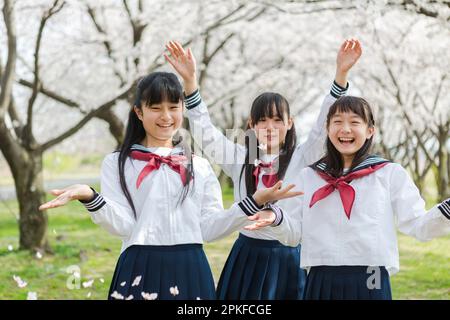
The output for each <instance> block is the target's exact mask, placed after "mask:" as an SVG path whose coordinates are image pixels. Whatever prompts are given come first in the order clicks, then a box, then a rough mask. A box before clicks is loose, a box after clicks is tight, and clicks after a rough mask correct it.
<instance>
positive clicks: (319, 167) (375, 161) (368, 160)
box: [310, 154, 391, 175]
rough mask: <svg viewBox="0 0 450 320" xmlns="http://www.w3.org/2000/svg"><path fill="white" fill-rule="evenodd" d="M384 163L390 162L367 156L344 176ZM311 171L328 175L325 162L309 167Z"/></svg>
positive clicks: (378, 157)
mask: <svg viewBox="0 0 450 320" xmlns="http://www.w3.org/2000/svg"><path fill="white" fill-rule="evenodd" d="M386 162H391V161H390V160H387V159H384V158H382V157H380V156H377V155H375V154H372V155H369V156H367V158H366V159H365V160H364V161H363V162H361V163H360V164H358V165H357V166H356V167H355V168H353V169H352V170H349V171H348V172H345V173H344V175H347V174H350V173H352V172H355V171H359V170H362V169H365V168H368V167H371V166H374V165H377V164H382V163H386ZM310 167H311V168H312V169H313V170H319V171H323V172H325V173H328V170H327V165H326V163H325V162H321V161H319V162H317V163H315V164H313V165H311V166H310Z"/></svg>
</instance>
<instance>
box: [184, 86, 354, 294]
mask: <svg viewBox="0 0 450 320" xmlns="http://www.w3.org/2000/svg"><path fill="white" fill-rule="evenodd" d="M347 88H348V86H347ZM347 88H341V87H339V86H338V85H337V84H336V83H333V86H332V89H331V92H330V94H328V95H327V96H326V97H325V100H324V102H323V104H322V107H321V110H320V114H319V117H318V120H317V122H316V124H315V126H314V128H313V129H312V130H311V132H310V134H309V135H308V138H307V140H306V142H305V143H303V144H300V145H298V146H297V147H296V148H295V151H294V153H293V155H292V158H291V162H290V164H289V167H288V169H287V172H286V176H287V175H288V174H296V173H297V172H298V171H299V170H300V169H302V168H304V167H305V166H307V165H309V164H311V163H314V162H315V161H317V160H318V159H320V157H321V156H322V154H323V152H324V145H325V139H326V130H325V122H326V116H327V113H328V110H329V107H330V106H331V105H332V104H333V103H334V102H335V101H336V99H337V98H338V97H340V96H342V95H344V94H345V93H346V90H347ZM185 105H186V108H187V109H188V111H187V112H186V114H187V116H188V119H189V124H190V130H191V134H192V136H193V138H194V140H195V141H196V143H197V144H198V145H200V148H201V150H202V151H203V153H204V154H206V155H207V157H208V158H209V159H210V160H212V161H213V162H214V163H216V164H218V165H220V167H221V168H222V170H223V171H224V173H225V174H226V175H227V176H229V177H230V178H231V179H232V181H233V185H234V199H235V201H241V200H242V199H243V198H245V197H246V196H247V191H246V186H245V172H244V173H243V174H242V176H241V170H242V166H243V164H244V163H245V155H246V149H245V146H244V145H241V144H238V143H234V142H233V141H232V140H231V139H228V138H227V137H226V136H225V135H224V134H223V133H222V132H221V131H220V130H218V129H217V128H216V127H215V126H214V125H213V124H212V122H211V119H210V116H209V112H208V108H207V106H206V104H205V103H204V102H203V100H202V99H201V96H200V93H199V91H198V90H197V91H196V92H194V93H192V94H191V95H189V96H187V97H186V98H185ZM277 162H278V157H277V156H273V155H267V154H264V152H262V156H261V157H260V159H258V163H257V166H256V168H255V171H254V172H253V175H254V177H255V180H256V185H257V189H260V188H267V187H270V186H272V185H273V184H274V183H276V181H277V180H278V179H277V177H276V174H274V168H273V167H276V166H277ZM289 172H291V173H289ZM284 214H288V213H286V212H285V213H284ZM271 229H272V228H263V229H261V230H257V231H247V230H243V229H240V230H239V237H238V239H237V240H236V242H235V243H234V245H233V248H232V250H231V252H230V254H229V256H228V259H227V261H226V263H225V266H224V268H223V271H222V273H221V276H220V279H219V283H218V287H217V298H218V299H227V300H228V299H230V300H256V299H264V300H267V299H301V298H302V296H303V288H304V284H305V279H306V273H305V271H304V270H302V269H301V268H300V248H301V247H300V245H299V244H298V243H296V244H295V245H293V246H286V245H284V244H282V243H280V242H279V241H278V240H277V238H276V236H275V234H274V233H273V231H272V230H271Z"/></svg>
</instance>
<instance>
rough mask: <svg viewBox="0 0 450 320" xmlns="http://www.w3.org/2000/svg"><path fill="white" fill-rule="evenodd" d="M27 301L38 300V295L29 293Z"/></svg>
mask: <svg viewBox="0 0 450 320" xmlns="http://www.w3.org/2000/svg"><path fill="white" fill-rule="evenodd" d="M27 300H37V293H36V292H31V291H30V292H28V294H27Z"/></svg>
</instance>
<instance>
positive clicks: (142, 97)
mask: <svg viewBox="0 0 450 320" xmlns="http://www.w3.org/2000/svg"><path fill="white" fill-rule="evenodd" d="M180 100H181V101H183V87H182V86H181V84H180V82H179V81H178V78H177V77H176V76H175V74H173V73H168V72H153V73H151V74H149V75H147V76H145V77H144V78H142V79H141V80H140V81H139V83H138V85H137V89H136V96H135V101H134V106H136V107H137V108H139V109H140V110H141V111H142V107H149V106H151V105H153V104H159V103H161V102H164V101H170V102H172V103H179V102H180ZM145 137H146V132H145V129H144V126H143V124H142V121H141V120H139V118H138V117H137V115H136V112H135V111H134V109H133V108H131V110H130V112H129V114H128V124H127V128H126V133H125V138H124V140H123V143H122V145H121V146H120V148H119V152H120V153H119V163H118V165H119V177H120V186H121V188H122V191H123V193H124V195H125V197H126V198H127V200H128V203H129V204H130V206H131V209H132V210H133V214H134V216H135V217H136V208H135V206H134V203H133V200H132V198H131V195H130V192H129V190H128V187H127V183H126V180H125V162H126V160H127V158H128V157H129V155H130V153H131V146H132V145H133V144H135V143H140V142H141V141H142V140H144V139H145ZM172 143H173V145H174V146H175V145H180V146H182V147H183V149H184V154H185V155H186V156H187V157H188V161H187V164H186V166H187V173H186V182H185V184H184V186H183V190H182V193H181V198H180V200H181V202H182V201H184V199H185V198H186V196H187V194H188V192H189V185H190V181H191V179H192V178H193V177H194V171H193V165H192V152H191V149H190V147H189V146H188V145H187V144H185V143H183V142H182V138H181V137H177V138H174V140H173V142H172Z"/></svg>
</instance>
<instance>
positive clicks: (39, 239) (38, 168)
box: [13, 150, 51, 252]
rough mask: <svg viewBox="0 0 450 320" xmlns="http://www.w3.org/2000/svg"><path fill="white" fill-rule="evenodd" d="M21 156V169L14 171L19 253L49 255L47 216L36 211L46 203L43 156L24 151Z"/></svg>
mask: <svg viewBox="0 0 450 320" xmlns="http://www.w3.org/2000/svg"><path fill="white" fill-rule="evenodd" d="M22 154H23V157H22V161H21V162H22V165H21V167H20V168H16V170H13V174H14V175H15V177H14V181H15V186H16V194H17V200H18V202H19V211H20V219H19V230H20V239H19V243H20V249H28V250H33V251H36V250H40V251H43V250H45V251H47V252H49V251H51V250H50V246H49V244H48V241H47V222H48V217H47V214H46V212H42V211H39V209H38V208H39V206H40V205H41V204H42V203H44V201H45V190H44V183H43V179H42V169H43V168H42V153H40V152H39V153H38V152H33V151H25V150H23V153H22Z"/></svg>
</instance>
